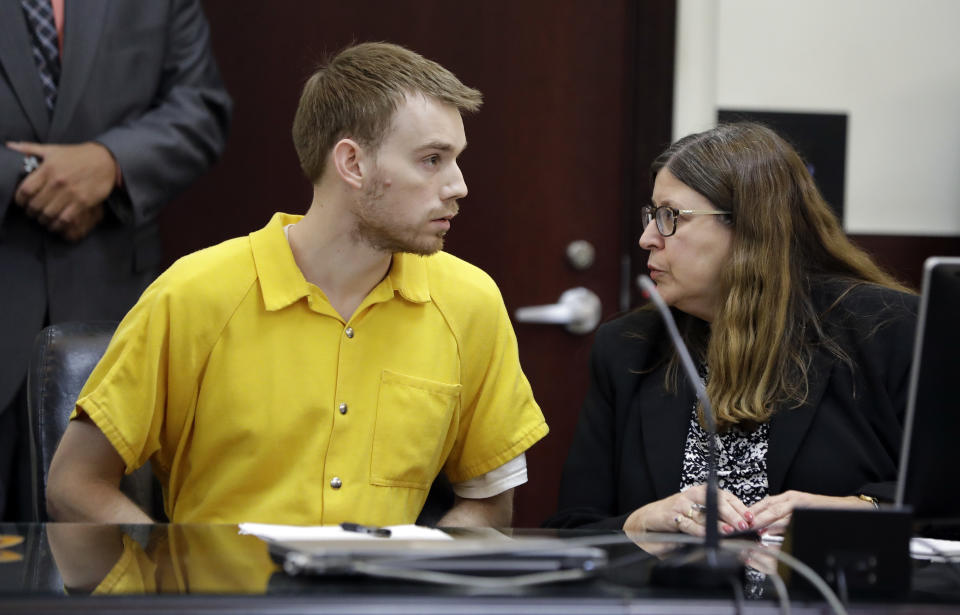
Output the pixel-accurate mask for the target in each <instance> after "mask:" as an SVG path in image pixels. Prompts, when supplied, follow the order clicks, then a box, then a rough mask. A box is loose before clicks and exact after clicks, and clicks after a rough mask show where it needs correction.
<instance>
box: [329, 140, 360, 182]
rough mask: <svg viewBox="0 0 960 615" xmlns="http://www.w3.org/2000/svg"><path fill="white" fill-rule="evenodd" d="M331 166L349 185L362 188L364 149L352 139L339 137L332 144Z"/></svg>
mask: <svg viewBox="0 0 960 615" xmlns="http://www.w3.org/2000/svg"><path fill="white" fill-rule="evenodd" d="M331 159H332V160H333V166H334V168H335V169H336V170H337V175H339V176H340V179H342V180H343V181H345V182H347V184H349V185H350V186H351V187H353V188H356V189H360V188H363V177H364V169H365V166H366V164H365V160H364V149H363V147H362V146H361V145H360V144H359V143H357V142H356V141H354V140H353V139H340V140H339V141H337V144H336V145H334V146H333V155H332V156H331Z"/></svg>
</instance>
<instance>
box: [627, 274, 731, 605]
mask: <svg viewBox="0 0 960 615" xmlns="http://www.w3.org/2000/svg"><path fill="white" fill-rule="evenodd" d="M637 283H638V284H639V285H640V289H641V290H642V291H643V294H644V296H645V297H646V298H648V299H650V300H651V301H653V304H654V305H655V306H656V308H657V310H658V311H659V312H660V316H661V317H662V318H663V321H664V323H665V324H666V325H667V331H668V332H669V334H670V339H671V341H672V342H673V346H674V348H676V350H677V354H678V355H679V356H680V363H681V365H682V366H683V369H684V372H685V373H686V375H687V379H688V380H690V382H691V384H692V386H693V388H694V390H695V391H696V394H697V399H699V400H700V402H701V403H702V404H703V416H704V419H705V421H706V424H707V435H708V438H707V439H708V442H707V497H706V536H705V537H704V542H703V545H685V546H684V547H682V548H680V549H677V550H676V551H675V552H673V553H671V554H670V555H669V556H667V557H666V558H664V559H663V560H661V561H660V562H658V563H657V564H656V565H655V566H654V567H653V569H652V570H651V572H650V581H651V583H653V584H655V585H660V586H665V587H704V588H722V587H729V586H730V584H731V582H737V581H739V580H742V579H743V578H744V576H745V575H744V565H743V564H742V563H741V562H740V561H739V559H737V557H736V556H735V555H733V554H732V553H730V552H727V551H722V550H721V549H720V530H719V520H720V514H719V507H718V501H717V419H716V417H715V416H714V415H713V406H711V405H710V399H709V398H708V397H707V389H706V387H705V386H704V384H703V381H702V380H701V379H700V376H699V375H698V374H697V369H696V367H695V366H694V364H693V359H692V358H691V357H690V351H689V350H688V349H687V345H686V344H685V343H684V342H683V338H682V337H680V331H679V330H678V329H677V323H676V321H675V320H674V318H673V314H671V313H670V309H669V308H668V307H667V304H666V303H665V302H664V300H663V297H661V296H660V293H659V292H657V287H656V285H654V283H653V281H652V280H651V279H650V278H648V277H647V276H645V275H641V276H640V277H639V278H637Z"/></svg>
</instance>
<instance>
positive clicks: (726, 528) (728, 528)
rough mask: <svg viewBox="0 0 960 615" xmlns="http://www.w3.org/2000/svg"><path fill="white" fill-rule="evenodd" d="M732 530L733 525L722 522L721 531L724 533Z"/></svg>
mask: <svg viewBox="0 0 960 615" xmlns="http://www.w3.org/2000/svg"><path fill="white" fill-rule="evenodd" d="M732 531H733V526H731V525H727V524H726V523H724V524H723V533H724V534H729V533H730V532H732Z"/></svg>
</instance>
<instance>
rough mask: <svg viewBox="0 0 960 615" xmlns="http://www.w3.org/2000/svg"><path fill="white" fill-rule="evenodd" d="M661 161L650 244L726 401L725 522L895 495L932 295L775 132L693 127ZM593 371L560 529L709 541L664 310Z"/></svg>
mask: <svg viewBox="0 0 960 615" xmlns="http://www.w3.org/2000/svg"><path fill="white" fill-rule="evenodd" d="M651 171H652V176H653V178H654V189H653V196H652V203H651V204H650V205H648V206H646V207H644V209H643V219H642V221H643V224H644V230H643V234H642V236H641V238H640V245H641V247H643V248H644V249H646V250H649V252H650V254H649V259H648V263H647V264H648V268H649V270H650V277H651V278H652V279H653V281H654V282H655V284H656V286H657V289H658V292H659V293H660V294H661V296H662V297H663V299H664V301H665V302H666V303H667V304H668V305H669V306H670V308H671V311H672V312H673V313H674V315H675V316H676V318H677V321H678V326H679V328H680V330H681V333H682V336H683V337H684V339H685V341H686V343H687V344H688V345H689V347H690V348H691V354H692V355H693V357H694V361H695V362H697V361H698V362H699V369H700V377H701V378H702V379H703V380H704V381H705V383H706V390H707V394H708V396H709V399H710V401H711V403H712V405H713V408H714V416H715V418H716V421H717V424H718V426H719V434H718V437H717V439H718V457H719V462H718V465H719V467H718V477H719V480H718V484H719V487H720V492H719V498H718V499H719V518H720V531H721V532H724V533H731V532H733V531H736V530H747V529H754V530H757V531H761V532H771V533H778V532H781V531H782V530H783V529H784V528H785V526H786V524H787V523H788V521H789V519H790V515H791V512H792V511H793V509H794V508H795V507H797V506H818V507H857V506H861V507H871V506H875V505H876V503H877V500H878V499H892V495H893V482H894V481H895V480H896V471H897V460H898V457H899V446H900V440H901V432H902V427H901V426H902V419H903V415H904V412H905V408H906V392H907V381H908V377H907V376H908V373H909V370H910V348H911V346H912V340H913V334H914V330H915V326H916V310H917V298H916V296H915V295H914V294H913V293H911V292H909V291H908V290H907V289H906V288H904V287H903V286H901V285H900V284H899V283H897V282H896V281H895V280H894V279H893V278H891V277H890V276H889V275H887V274H886V273H884V272H883V271H882V270H881V269H880V268H879V267H878V266H877V265H875V264H874V263H873V262H872V261H871V259H870V258H869V257H868V256H867V255H866V254H865V253H864V252H862V251H861V250H859V249H858V248H856V247H855V246H853V244H852V243H851V242H850V241H849V240H848V239H847V238H846V237H845V235H844V233H843V231H842V229H841V226H840V223H839V222H838V220H837V219H836V217H835V216H834V215H833V214H832V212H831V210H830V208H829V206H828V205H827V204H826V203H825V202H824V200H823V198H822V197H821V195H820V193H819V192H818V190H817V188H816V185H815V183H814V181H813V178H812V177H811V176H810V173H809V172H808V170H807V168H806V166H805V164H804V163H803V161H802V160H801V158H800V156H799V155H798V154H797V153H796V151H795V150H794V149H793V148H792V147H791V146H790V145H789V144H788V143H787V142H786V141H784V140H783V139H782V138H780V137H779V136H778V135H777V134H776V133H774V132H773V131H771V130H770V129H768V128H765V127H763V126H760V125H757V124H751V123H738V124H728V125H721V126H719V127H717V128H714V129H712V130H708V131H706V132H703V133H700V134H695V135H691V136H688V137H685V138H683V139H681V140H679V141H678V142H676V143H675V144H673V145H672V146H671V147H670V148H668V149H667V150H666V151H665V152H664V153H663V154H662V155H661V156H659V157H658V158H657V159H656V160H655V161H654V163H653V165H652V169H651ZM590 373H591V384H590V389H589V393H588V395H587V398H586V400H585V402H584V404H583V408H582V412H581V416H580V420H579V423H578V426H577V429H576V434H575V437H574V441H573V444H572V447H571V449H570V452H569V456H568V458H567V461H566V464H565V466H564V472H563V479H562V484H561V490H560V498H559V512H558V513H557V514H556V515H555V516H554V517H553V518H551V519H550V520H548V522H547V525H552V526H560V527H607V528H616V529H621V528H622V529H624V530H625V531H628V532H643V531H658V532H672V531H678V532H685V533H688V534H694V535H701V536H702V535H703V534H704V533H705V526H704V524H705V521H706V515H705V513H704V503H705V486H704V483H705V481H706V474H707V465H706V448H707V443H708V437H709V436H708V435H707V433H706V431H705V429H704V421H703V417H702V414H701V413H702V407H701V406H700V404H698V403H697V400H696V398H695V394H694V392H693V390H692V386H691V383H690V382H689V381H688V380H687V379H686V378H685V376H684V373H683V372H682V370H680V369H679V367H678V357H677V355H676V353H675V351H674V349H673V345H672V344H671V341H670V338H669V336H668V334H667V331H666V327H665V325H663V324H662V321H661V319H660V317H659V315H658V314H657V312H656V311H655V310H652V309H650V306H645V307H644V308H641V309H639V310H637V311H634V312H633V313H630V314H627V315H625V316H623V317H621V318H618V319H616V320H614V321H612V322H610V323H607V324H605V325H603V326H602V327H601V328H600V330H599V331H598V332H597V335H596V340H595V343H594V348H593V352H592V358H591V372H590Z"/></svg>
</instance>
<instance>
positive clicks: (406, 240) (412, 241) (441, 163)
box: [353, 95, 467, 254]
mask: <svg viewBox="0 0 960 615" xmlns="http://www.w3.org/2000/svg"><path fill="white" fill-rule="evenodd" d="M466 146H467V139H466V136H465V135H464V132H463V120H462V119H461V118H460V112H459V111H458V110H457V108H456V107H454V106H453V105H448V104H445V103H442V102H440V101H438V100H436V99H434V98H429V97H426V96H422V95H414V96H407V98H406V100H405V102H404V103H403V104H402V105H400V107H399V108H398V109H397V112H396V113H395V114H394V116H393V121H392V122H391V125H390V128H389V129H388V130H387V134H386V137H385V138H384V140H383V142H382V144H381V145H380V148H379V149H378V150H377V151H376V153H375V159H374V167H373V173H372V174H371V175H369V176H368V177H367V178H365V179H364V189H363V194H362V195H361V196H360V197H359V198H358V199H357V202H356V204H355V207H354V209H353V213H354V215H355V216H356V219H357V225H356V229H355V231H354V233H355V234H356V236H357V238H358V239H359V240H360V241H363V242H365V243H367V244H369V245H370V246H372V247H374V248H376V249H378V250H383V251H385V252H391V253H392V252H411V253H414V254H433V253H434V252H436V251H437V250H440V249H441V248H443V236H444V235H446V234H447V231H448V230H450V220H451V219H452V218H453V217H454V216H455V215H457V211H458V209H459V206H458V205H457V199H459V198H463V197H465V196H466V195H467V184H466V183H465V182H464V180H463V174H462V173H461V172H460V167H458V166H457V157H458V156H459V155H460V153H461V152H462V151H463V150H464V148H465V147H466Z"/></svg>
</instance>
